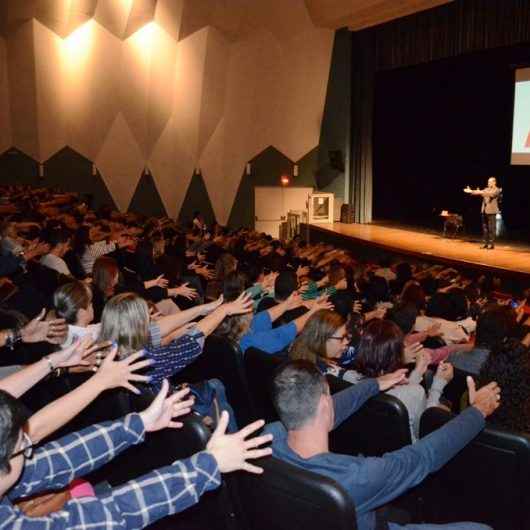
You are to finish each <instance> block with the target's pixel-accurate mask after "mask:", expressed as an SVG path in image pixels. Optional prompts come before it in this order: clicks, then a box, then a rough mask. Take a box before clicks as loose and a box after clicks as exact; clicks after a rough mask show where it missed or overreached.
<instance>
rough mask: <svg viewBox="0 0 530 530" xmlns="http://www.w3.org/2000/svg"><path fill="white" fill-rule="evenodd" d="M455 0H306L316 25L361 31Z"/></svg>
mask: <svg viewBox="0 0 530 530" xmlns="http://www.w3.org/2000/svg"><path fill="white" fill-rule="evenodd" d="M452 1H453V0H355V1H352V0H305V5H306V7H307V10H308V12H309V14H310V16H311V19H312V20H313V23H314V24H315V26H319V27H324V28H330V29H339V28H343V27H345V26H348V27H350V28H351V29H352V30H354V31H358V30H360V29H363V28H367V27H370V26H376V25H378V24H383V23H384V22H388V21H389V20H394V19H396V18H401V17H405V16H408V15H412V14H413V13H417V12H419V11H424V10H426V9H431V8H433V7H437V6H440V5H443V4H448V3H449V2H452Z"/></svg>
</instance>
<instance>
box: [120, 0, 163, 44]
mask: <svg viewBox="0 0 530 530" xmlns="http://www.w3.org/2000/svg"><path fill="white" fill-rule="evenodd" d="M155 7H156V0H133V4H132V7H131V10H130V12H129V18H128V20H127V25H126V26H125V34H124V35H123V36H124V37H125V38H127V37H130V36H131V35H132V34H133V33H136V32H137V31H138V30H139V29H140V28H142V27H143V26H145V25H146V24H148V23H149V22H152V21H153V20H154V18H155Z"/></svg>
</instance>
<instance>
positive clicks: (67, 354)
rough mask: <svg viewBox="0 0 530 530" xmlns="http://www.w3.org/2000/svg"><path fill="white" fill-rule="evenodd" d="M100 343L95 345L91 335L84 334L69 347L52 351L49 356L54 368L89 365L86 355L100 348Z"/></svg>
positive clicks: (107, 344)
mask: <svg viewBox="0 0 530 530" xmlns="http://www.w3.org/2000/svg"><path fill="white" fill-rule="evenodd" d="M109 345H110V343H104V345H103V346H107V347H108V346H109ZM103 346H102V345H99V344H97V345H95V344H94V339H93V338H92V336H91V335H85V336H84V337H83V338H81V339H80V340H78V341H76V342H74V343H73V344H72V345H71V346H70V347H69V348H65V349H64V350H59V351H56V352H55V353H52V354H51V355H50V356H49V358H50V360H51V361H52V364H53V366H55V368H68V367H71V366H89V365H90V361H89V360H88V359H87V357H89V356H90V354H91V353H92V352H94V351H96V350H98V349H100V348H102V347H103Z"/></svg>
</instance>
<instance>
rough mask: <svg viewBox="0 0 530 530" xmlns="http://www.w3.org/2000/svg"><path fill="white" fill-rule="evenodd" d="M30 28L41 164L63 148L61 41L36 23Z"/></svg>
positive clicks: (47, 29) (64, 143)
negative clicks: (32, 30)
mask: <svg viewBox="0 0 530 530" xmlns="http://www.w3.org/2000/svg"><path fill="white" fill-rule="evenodd" d="M34 27H35V33H34V39H35V83H36V86H37V91H36V92H37V94H36V96H37V120H38V121H37V123H38V125H37V132H38V135H39V160H41V161H44V160H48V158H50V157H51V156H52V155H53V154H54V153H56V152H57V151H59V150H60V149H61V148H63V147H64V146H65V145H66V130H65V121H64V117H65V111H64V102H65V92H64V83H63V82H62V53H63V50H62V46H63V41H62V39H61V37H59V36H58V35H57V34H56V33H54V32H53V31H52V30H51V29H49V28H47V27H46V26H43V25H42V24H41V23H40V22H35V25H34Z"/></svg>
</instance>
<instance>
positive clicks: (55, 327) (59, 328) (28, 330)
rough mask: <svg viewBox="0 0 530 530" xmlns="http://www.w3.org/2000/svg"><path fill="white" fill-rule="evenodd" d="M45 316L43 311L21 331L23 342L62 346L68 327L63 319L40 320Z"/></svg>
mask: <svg viewBox="0 0 530 530" xmlns="http://www.w3.org/2000/svg"><path fill="white" fill-rule="evenodd" d="M45 314H46V309H43V310H42V311H41V312H40V313H39V314H38V315H37V316H36V317H35V318H34V319H33V320H30V321H29V322H28V324H26V325H25V326H24V327H23V328H22V329H21V330H20V335H21V337H22V340H23V342H43V341H47V342H51V343H52V344H62V343H63V342H64V341H65V339H66V335H67V333H68V326H67V324H66V322H65V320H64V319H63V318H56V319H55V320H42V319H43V318H44V316H45Z"/></svg>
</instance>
